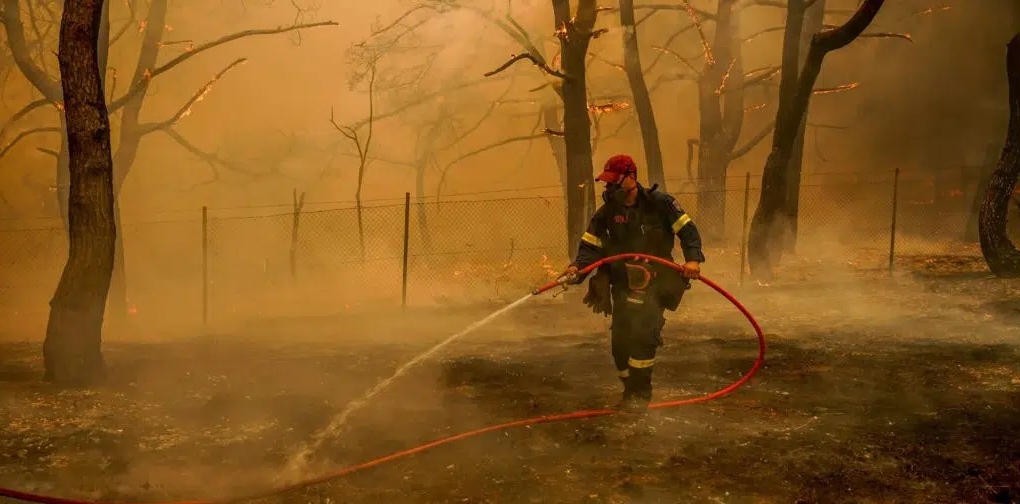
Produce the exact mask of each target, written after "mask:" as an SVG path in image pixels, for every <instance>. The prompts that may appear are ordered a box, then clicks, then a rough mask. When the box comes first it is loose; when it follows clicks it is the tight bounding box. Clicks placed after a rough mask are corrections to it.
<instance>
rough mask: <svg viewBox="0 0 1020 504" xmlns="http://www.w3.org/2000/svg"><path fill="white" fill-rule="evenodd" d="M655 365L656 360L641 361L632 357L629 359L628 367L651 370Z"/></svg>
mask: <svg viewBox="0 0 1020 504" xmlns="http://www.w3.org/2000/svg"><path fill="white" fill-rule="evenodd" d="M653 364H655V359H645V360H639V359H635V358H633V357H631V358H630V359H627V365H628V366H630V367H632V368H635V369H643V368H650V367H652V365H653Z"/></svg>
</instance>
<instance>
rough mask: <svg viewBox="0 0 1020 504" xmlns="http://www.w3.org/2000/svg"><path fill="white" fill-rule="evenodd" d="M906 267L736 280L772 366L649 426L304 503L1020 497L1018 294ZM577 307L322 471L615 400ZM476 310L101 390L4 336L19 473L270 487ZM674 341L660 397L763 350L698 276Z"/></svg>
mask: <svg viewBox="0 0 1020 504" xmlns="http://www.w3.org/2000/svg"><path fill="white" fill-rule="evenodd" d="M974 263H975V266H974V269H975V270H976V271H979V272H980V262H979V260H978V259H974ZM707 264H708V263H706V266H707ZM807 266H808V267H809V268H810V270H809V271H812V272H817V271H819V267H818V266H817V264H810V263H809V264H807ZM908 266H909V265H905V266H903V267H902V268H903V269H902V270H901V271H900V272H899V273H897V275H896V276H895V277H894V278H892V279H889V278H887V276H886V275H887V273H886V272H885V271H861V270H856V271H855V270H851V269H849V268H848V267H846V266H839V265H833V266H830V267H829V268H828V269H829V271H828V274H827V275H826V277H828V278H829V279H830V281H829V283H827V284H826V285H825V286H824V287H816V288H808V287H805V286H804V285H803V284H801V285H797V284H790V285H774V286H769V287H761V286H750V285H749V286H747V287H745V288H744V289H740V290H737V289H735V290H736V291H737V293H738V294H739V295H740V297H741V299H742V300H743V301H744V303H745V304H746V305H747V306H748V308H749V309H750V310H751V311H752V312H754V313H755V315H756V316H757V317H758V318H759V321H760V322H761V324H762V325H763V327H765V330H766V332H767V337H768V340H769V349H768V354H767V360H766V366H765V368H764V369H763V370H762V371H761V372H760V373H759V375H758V377H757V378H756V379H755V380H753V381H752V382H751V383H749V384H748V385H747V386H745V388H743V389H741V390H739V391H737V392H735V393H734V394H733V395H731V396H728V397H726V398H723V399H719V400H717V401H714V402H712V403H707V404H703V405H695V406H689V407H683V408H678V409H675V410H665V411H657V412H654V413H653V414H652V415H651V417H650V418H649V420H648V421H647V423H646V424H643V425H640V426H638V427H635V428H631V427H627V426H626V425H625V424H626V422H624V421H623V420H622V419H620V418H616V417H609V418H605V419H595V420H587V421H577V422H568V423H562V424H550V425H539V426H534V427H531V428H527V429H517V430H509V431H506V432H497V433H491V434H487V435H484V436H480V437H478V438H473V439H470V440H464V441H460V442H457V443H456V444H453V445H448V446H444V447H441V448H437V449H435V450H432V451H431V452H427V453H422V454H419V455H416V456H414V457H412V458H409V459H406V460H400V461H394V462H391V463H389V464H387V465H384V466H381V467H378V468H375V469H372V470H369V471H365V472H363V473H357V474H354V475H351V476H349V477H347V478H344V479H342V480H338V481H336V482H333V483H330V484H326V485H320V486H317V487H313V488H310V489H308V490H306V491H305V493H304V494H303V495H304V497H303V498H319V499H323V498H332V499H343V500H345V501H349V502H358V501H365V502H368V501H372V500H379V499H383V500H386V501H387V502H420V501H422V500H426V501H442V502H448V501H452V500H458V501H459V500H462V499H466V500H467V501H469V502H497V501H498V502H505V501H511V502H521V501H531V500H535V499H539V500H545V501H548V499H553V500H556V501H559V502H575V501H593V502H616V501H618V500H620V499H625V500H627V499H629V500H631V501H634V500H637V501H642V500H645V501H648V502H666V501H670V502H675V500H676V498H677V496H678V495H681V496H684V497H685V498H689V500H690V501H691V502H702V501H704V502H709V501H711V499H712V498H719V499H722V500H723V501H724V502H751V501H752V500H754V501H755V502H757V501H760V500H761V499H769V498H771V499H774V500H776V501H778V502H786V501H790V500H791V499H797V498H800V499H805V501H806V502H851V501H854V502H860V501H862V500H864V501H866V500H867V499H873V500H881V499H883V498H895V499H899V500H902V501H907V502H922V501H927V502H930V501H933V500H934V501H941V500H944V499H949V498H951V497H952V498H955V499H959V500H964V501H966V502H986V501H987V502H1008V500H1002V499H1004V498H1006V499H1008V498H1010V497H1009V496H1010V495H1012V494H1011V493H1010V492H1012V491H1013V490H1011V489H1013V488H1016V486H1015V485H1016V484H1017V481H1015V480H1014V479H1013V478H1014V476H1013V475H1012V473H1010V472H1008V470H1007V468H1008V463H1009V460H1011V459H1010V457H1011V455H1010V453H1012V452H1011V451H1010V450H1011V448H1010V447H1011V446H1015V443H1016V442H1017V441H1016V440H1017V437H1016V433H1015V432H1014V430H1013V429H1012V428H1010V427H1009V423H1008V420H1007V419H1008V418H1009V413H1008V412H1009V411H1010V410H1011V408H1013V407H1015V401H1016V399H1015V397H1016V390H1017V387H1018V385H1020V377H1018V376H1017V375H1016V373H1015V370H1014V369H1013V368H1012V367H1011V365H1010V362H1011V361H1012V360H1013V359H1015V358H1016V344H1017V339H1018V336H1017V332H1016V331H1017V329H1016V328H1017V321H1018V320H1020V317H1018V316H1017V315H1016V313H1015V311H1016V308H1015V307H1013V308H1010V307H1005V306H1000V305H1001V303H999V302H997V301H996V300H997V299H1000V298H1001V297H1002V296H1004V295H1008V294H1009V293H1011V292H1013V291H1014V290H1015V289H1016V288H1017V287H1016V285H1014V284H1013V283H1011V282H1003V281H997V280H988V279H982V278H980V277H977V278H974V279H971V280H968V281H966V282H964V281H960V280H959V279H953V280H951V281H950V280H947V278H946V277H944V276H939V275H944V273H945V272H944V271H938V270H933V269H932V267H931V264H930V263H929V264H919V265H914V266H913V267H910V268H909V269H908ZM953 268H954V269H953V271H956V270H958V269H959V268H960V266H959V265H958V264H954V265H953ZM706 269H707V268H706ZM790 269H791V270H790V272H789V273H790V274H794V273H796V269H797V266H796V265H791V267H790ZM706 275H708V271H706ZM721 282H723V283H724V284H725V283H726V282H725V281H721ZM579 295H580V292H578V291H577V290H574V291H571V292H568V293H566V294H564V295H562V296H561V297H559V298H557V299H556V300H548V299H542V300H536V302H534V303H533V304H529V305H525V306H524V307H522V308H521V309H519V310H518V311H516V312H513V313H510V314H507V315H506V316H505V317H504V318H502V319H500V320H498V321H496V322H494V323H493V324H492V325H491V326H488V327H485V328H482V329H480V330H479V331H478V332H477V333H475V334H472V335H468V336H466V337H465V338H464V339H463V340H461V341H459V342H457V343H456V344H453V345H451V346H450V347H448V348H447V349H446V350H445V351H443V352H442V354H441V355H439V356H437V357H436V358H435V359H433V360H430V361H427V362H424V363H422V365H420V366H418V367H417V368H415V369H414V370H412V371H411V372H410V373H409V374H408V375H407V376H406V377H405V378H404V379H401V380H398V381H396V382H394V383H393V384H392V386H390V387H389V388H388V389H386V390H385V391H384V392H381V393H380V394H379V395H378V396H376V398H375V400H374V401H373V402H372V403H370V404H368V405H366V406H365V407H364V408H362V409H361V410H359V411H358V412H357V413H356V414H354V415H352V417H351V420H350V422H349V424H348V426H347V428H346V429H345V430H344V431H343V432H342V434H341V435H339V436H337V438H336V439H334V440H332V441H331V442H329V443H325V444H324V445H323V448H322V450H321V452H320V453H319V454H318V457H317V458H316V461H317V462H318V464H319V465H318V466H316V468H318V467H323V466H341V465H348V464H352V463H357V462H361V461H364V460H367V459H370V458H373V457H376V456H381V455H385V454H388V453H390V452H393V451H398V450H401V449H406V448H408V447H410V446H412V445H416V444H420V443H422V442H427V441H431V440H433V439H436V438H439V437H444V436H446V435H450V434H455V433H458V432H462V431H466V430H470V429H474V428H479V427H482V426H485V425H490V424H493V423H497V422H502V421H507V420H512V419H518V418H524V417H530V416H538V415H543V414H552V413H560V412H565V411H572V410H576V409H586V408H596V407H602V406H604V405H606V404H607V403H608V402H610V401H612V400H613V399H614V398H615V396H616V394H617V393H618V390H617V388H618V383H617V381H616V379H615V376H614V375H613V372H612V365H611V362H610V359H609V356H608V348H607V343H608V342H607V339H606V333H605V325H604V321H603V320H602V319H601V318H599V317H595V316H593V315H592V314H590V313H588V312H586V311H585V310H584V308H583V306H581V305H580V303H579V299H578V296H579ZM484 313H485V310H468V309H461V310H450V311H448V312H440V313H436V312H431V311H430V312H429V313H414V312H412V313H411V314H405V315H403V316H399V317H398V316H396V314H392V313H389V314H388V313H377V314H374V315H373V316H371V317H356V316H353V315H351V316H345V317H331V318H323V319H319V320H312V319H303V320H300V321H285V322H278V323H276V324H271V325H270V324H265V325H262V326H261V327H259V326H251V327H249V328H247V329H246V330H245V331H244V332H242V333H237V334H220V335H215V336H210V337H206V338H201V339H195V340H191V341H176V342H169V343H162V344H145V345H138V344H134V345H133V344H128V343H115V344H111V345H110V347H109V351H108V353H107V355H108V359H109V360H110V362H111V369H112V370H113V372H114V376H113V380H112V383H111V385H110V386H108V387H106V388H103V389H99V390H95V391H63V392H59V393H54V392H55V391H52V390H49V389H48V387H45V386H43V385H38V384H36V383H35V382H34V376H33V370H34V369H35V368H37V367H38V366H39V363H38V359H37V355H38V347H37V346H36V345H34V344H28V343H25V344H9V345H5V348H4V352H3V355H4V357H3V364H2V369H3V372H2V375H3V377H4V381H3V386H4V388H5V389H6V390H5V391H4V398H5V399H4V401H5V408H4V409H3V411H4V412H5V413H4V414H5V416H6V418H5V419H4V420H5V421H4V422H3V423H4V425H5V426H6V427H5V428H4V432H3V435H2V440H3V442H4V444H6V445H7V446H6V447H5V450H4V453H6V454H8V455H5V459H6V463H5V464H3V466H2V467H3V469H2V470H3V473H2V474H3V476H2V478H3V480H4V484H8V485H14V486H17V487H19V488H26V484H28V488H29V489H36V490H43V491H47V492H55V493H60V494H63V495H68V494H71V495H79V496H92V497H105V498H121V499H139V498H142V497H143V496H145V497H153V496H160V497H165V498H185V497H195V496H196V495H201V496H207V495H212V496H216V495H226V494H230V493H236V492H238V491H251V490H252V489H253V488H256V487H259V488H261V487H262V486H264V485H266V484H268V482H270V481H274V480H275V479H276V478H277V476H278V471H279V469H280V468H281V467H282V465H283V464H284V463H285V461H286V460H287V458H288V457H289V456H290V455H291V454H293V452H294V450H295V448H296V447H298V446H300V444H301V443H303V442H305V441H306V440H307V439H308V437H309V436H310V433H313V432H315V431H316V430H317V429H321V428H323V427H324V426H325V425H326V424H328V422H329V421H330V419H331V418H332V417H333V416H334V415H335V414H336V413H337V412H338V411H339V410H340V409H342V407H343V405H344V404H345V403H346V402H347V401H349V400H351V399H353V398H354V397H356V396H358V395H360V394H361V393H362V391H364V390H366V389H368V388H370V387H371V386H372V385H373V384H374V383H376V382H377V381H378V380H379V379H381V378H385V377H387V376H389V374H390V373H392V371H393V369H395V368H396V367H397V366H399V365H400V364H402V363H403V362H406V360H408V359H409V358H411V357H413V356H414V355H416V354H417V353H419V352H421V351H422V350H424V349H425V348H427V347H428V346H430V345H432V344H434V343H436V342H437V341H439V340H441V339H442V338H444V337H445V336H446V335H447V334H449V333H450V332H453V331H456V330H459V329H461V328H462V327H463V326H465V325H466V324H468V323H470V322H471V321H472V320H473V319H475V318H476V317H479V316H483V315H484ZM665 340H666V345H665V346H664V347H663V349H662V351H661V354H660V359H659V362H658V363H657V367H656V394H657V399H659V400H666V399H672V398H680V397H685V396H691V395H696V394H701V393H707V392H710V391H712V390H716V389H718V388H721V387H723V386H725V385H726V384H727V383H729V382H731V381H733V380H735V379H736V378H737V377H739V376H740V375H741V374H742V373H744V372H746V370H747V369H748V368H749V366H750V365H751V363H752V361H753V359H754V355H755V351H756V348H755V343H754V340H753V336H752V334H751V332H750V330H749V328H748V327H747V325H746V323H745V322H743V321H741V320H740V318H739V314H737V313H736V312H735V311H734V310H733V309H732V308H731V307H728V306H726V304H725V300H723V299H722V298H721V297H719V296H716V295H714V294H713V293H712V292H711V291H709V290H708V289H707V288H706V287H705V286H702V285H698V286H696V287H695V288H694V289H693V290H692V291H690V292H689V294H688V296H687V297H686V298H685V305H684V307H683V308H682V309H681V311H680V312H679V313H677V314H671V316H670V320H669V321H668V323H667V328H666V331H665ZM1004 495H1005V496H1006V497H1003V496H1004ZM293 497H295V498H296V496H293ZM290 498H291V497H286V496H285V497H284V499H290ZM755 499H757V500H755ZM995 499H999V500H995Z"/></svg>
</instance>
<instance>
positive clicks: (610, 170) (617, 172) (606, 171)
mask: <svg viewBox="0 0 1020 504" xmlns="http://www.w3.org/2000/svg"><path fill="white" fill-rule="evenodd" d="M627 175H637V164H636V163H634V158H632V157H630V156H628V155H626V154H617V155H615V156H613V157H611V158H609V159H608V160H606V164H605V166H604V167H603V168H602V173H600V174H599V176H598V177H595V180H598V181H601V182H609V183H611V184H618V183H620V181H621V180H623V179H624V177H626V176H627Z"/></svg>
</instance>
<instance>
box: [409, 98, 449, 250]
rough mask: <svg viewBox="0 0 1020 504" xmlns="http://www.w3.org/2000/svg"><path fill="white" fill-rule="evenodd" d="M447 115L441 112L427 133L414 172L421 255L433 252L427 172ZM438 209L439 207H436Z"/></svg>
mask: <svg viewBox="0 0 1020 504" xmlns="http://www.w3.org/2000/svg"><path fill="white" fill-rule="evenodd" d="M446 118H447V114H446V112H445V110H441V111H440V112H439V118H438V119H437V120H436V122H435V123H434V124H432V126H431V127H430V128H429V130H428V131H427V132H426V133H425V136H424V138H423V139H421V141H420V143H419V148H418V156H417V158H418V159H417V161H415V171H414V191H415V194H417V195H418V204H417V205H416V207H417V208H416V209H415V215H417V219H418V236H420V237H421V242H422V243H421V247H422V250H421V253H426V254H427V253H429V252H430V251H431V250H432V235H431V234H429V225H428V206H427V205H426V204H425V171H426V169H427V168H428V166H429V162H430V161H431V160H432V151H433V149H435V147H436V142H437V141H438V140H439V133H440V132H441V131H442V124H443V123H444V122H445V120H446ZM436 208H438V205H436Z"/></svg>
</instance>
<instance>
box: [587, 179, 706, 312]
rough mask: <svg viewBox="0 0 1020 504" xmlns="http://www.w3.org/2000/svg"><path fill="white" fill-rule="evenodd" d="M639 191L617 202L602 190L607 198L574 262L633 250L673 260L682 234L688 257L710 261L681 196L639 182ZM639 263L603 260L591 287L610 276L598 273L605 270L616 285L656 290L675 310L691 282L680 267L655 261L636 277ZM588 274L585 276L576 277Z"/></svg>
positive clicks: (681, 247) (603, 198)
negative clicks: (679, 200) (629, 200)
mask: <svg viewBox="0 0 1020 504" xmlns="http://www.w3.org/2000/svg"><path fill="white" fill-rule="evenodd" d="M637 191H638V194H637V198H636V202H635V204H634V205H633V206H630V207H628V206H626V205H623V204H618V203H615V202H613V201H612V200H611V198H610V197H609V196H608V194H607V193H603V194H602V200H603V202H604V204H603V205H602V206H601V207H599V209H598V210H596V211H595V215H593V216H592V218H591V222H590V223H589V224H588V229H587V230H586V231H585V233H584V235H583V236H582V237H581V243H580V245H579V246H578V251H577V255H576V258H575V260H574V262H573V263H572V264H573V265H574V266H576V267H577V268H578V269H583V268H585V267H587V266H589V265H591V264H593V263H594V262H596V261H598V260H599V259H601V258H603V257H607V256H611V255H616V254H623V253H629V252H634V253H642V254H649V255H654V256H656V257H661V258H663V259H666V260H669V261H673V247H674V245H675V238H677V237H679V238H680V249H681V251H682V252H683V256H684V259H685V260H686V261H698V262H704V261H705V256H704V254H703V252H702V250H701V235H700V233H699V232H698V228H697V226H695V225H694V222H693V221H692V220H691V217H690V216H689V215H687V212H685V211H684V210H683V209H682V208H680V207H679V206H678V205H677V202H676V199H675V198H673V196H671V195H669V194H668V193H665V192H662V191H657V190H656V186H652V188H651V189H646V188H644V187H642V186H641V185H638V188H637ZM635 266H636V265H633V264H628V263H626V262H623V261H620V262H616V263H612V264H609V265H607V266H603V267H601V268H599V270H600V271H599V273H598V274H597V275H596V277H593V278H592V283H591V285H590V286H589V287H590V288H592V289H594V288H596V284H597V283H604V282H605V280H606V279H605V278H602V279H600V278H598V277H600V276H603V275H606V276H608V283H609V284H611V285H612V286H613V287H614V291H615V290H617V289H615V287H617V286H620V287H623V286H626V287H628V288H629V289H630V290H631V291H634V290H641V291H645V290H647V291H651V292H654V293H655V295H656V296H657V297H658V299H659V301H660V302H661V304H662V306H663V307H665V308H667V309H670V310H675V309H676V308H677V305H679V302H680V298H681V297H682V295H683V291H684V290H686V289H687V288H689V287H690V284H689V282H688V281H687V280H686V279H684V278H683V277H682V276H681V275H680V274H679V272H677V271H676V270H673V269H672V268H667V267H664V266H661V265H658V264H655V263H653V264H650V265H648V266H650V268H647V269H650V270H651V276H650V277H647V275H646V278H645V279H644V281H640V280H639V281H637V282H636V283H635V279H634V274H635V271H636V270H637V269H638V268H636V267H635ZM603 268H605V269H603ZM641 274H643V273H641ZM583 280H584V279H583V278H580V279H578V280H577V281H578V282H581V281H583ZM614 297H615V296H614ZM586 302H587V301H586ZM593 308H594V307H593ZM595 309H596V311H606V310H600V309H598V308H595ZM610 310H611V308H610ZM607 314H609V312H607Z"/></svg>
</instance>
